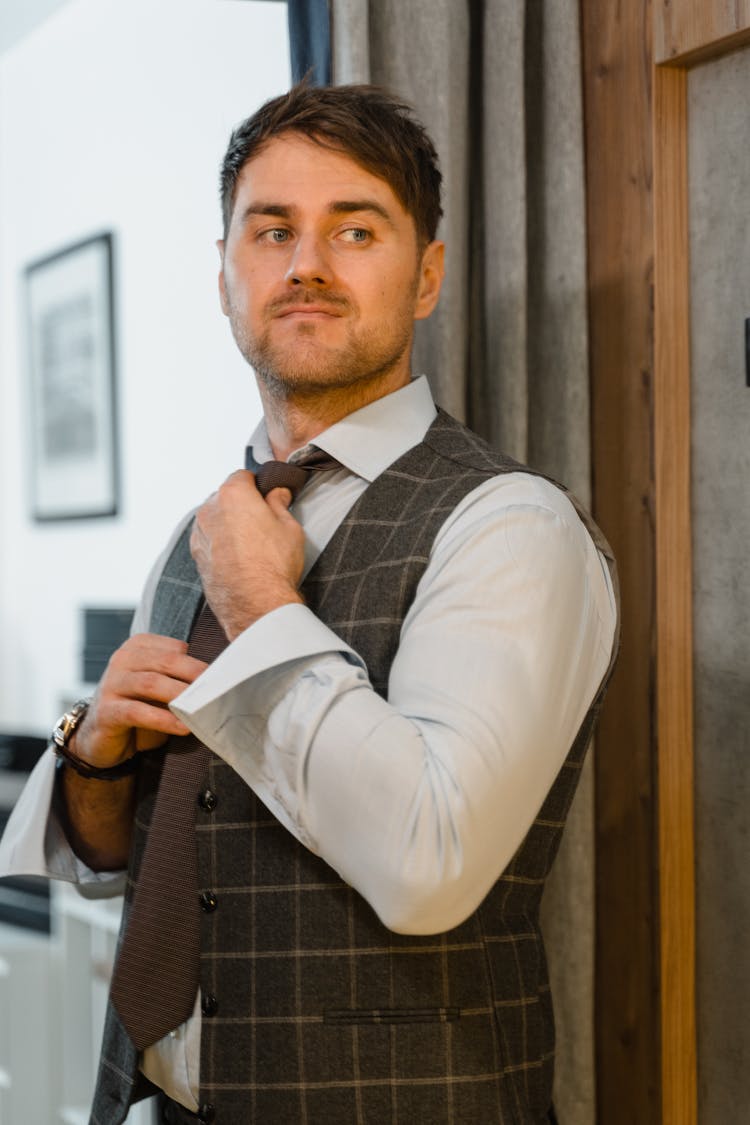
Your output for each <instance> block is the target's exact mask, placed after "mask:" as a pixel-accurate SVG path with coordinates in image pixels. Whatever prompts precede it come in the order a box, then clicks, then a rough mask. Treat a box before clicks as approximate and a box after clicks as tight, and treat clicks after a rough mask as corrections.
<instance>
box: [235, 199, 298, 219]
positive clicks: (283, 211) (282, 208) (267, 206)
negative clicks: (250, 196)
mask: <svg viewBox="0 0 750 1125" xmlns="http://www.w3.org/2000/svg"><path fill="white" fill-rule="evenodd" d="M294 210H295V208H294V207H288V206H287V205H286V204H285V203H248V205H247V207H246V208H245V210H244V211H243V212H242V222H243V223H244V222H246V221H247V220H248V219H249V218H250V216H251V215H275V216H276V217H277V218H279V219H288V218H290V217H291V215H292V214H293V213H294Z"/></svg>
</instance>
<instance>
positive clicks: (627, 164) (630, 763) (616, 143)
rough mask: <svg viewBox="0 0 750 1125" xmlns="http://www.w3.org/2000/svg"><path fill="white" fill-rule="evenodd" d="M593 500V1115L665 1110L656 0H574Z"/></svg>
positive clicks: (653, 1119) (630, 1119)
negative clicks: (596, 580)
mask: <svg viewBox="0 0 750 1125" xmlns="http://www.w3.org/2000/svg"><path fill="white" fill-rule="evenodd" d="M581 13H582V34H583V51H584V97H585V117H586V150H587V161H586V182H587V220H588V269H589V318H590V321H589V323H590V354H591V380H592V443H593V445H592V454H593V467H594V511H595V513H596V517H597V519H598V521H599V522H600V523H601V526H602V527H603V529H604V531H605V533H606V534H607V536H608V537H609V539H610V541H611V542H612V545H613V547H614V550H615V554H616V555H617V559H618V564H619V568H620V577H621V587H622V605H623V630H622V649H621V653H620V660H619V664H618V667H617V671H616V673H615V676H614V679H613V682H612V685H611V689H610V693H609V696H608V699H607V703H606V705H605V708H604V713H603V715H602V721H601V724H600V727H599V734H598V737H597V744H596V758H595V768H596V894H597V907H596V909H597V939H596V1000H595V1004H596V1055H597V1100H598V1113H597V1120H598V1122H599V1123H600V1125H633V1123H634V1122H638V1125H656V1123H657V1122H659V1121H660V1119H661V1118H660V1112H661V1107H660V1062H659V1014H658V1003H657V1000H658V943H657V936H656V935H657V916H656V909H657V903H658V885H657V863H656V856H657V838H656V791H655V777H654V772H655V755H656V747H655V732H654V724H653V716H652V699H653V687H654V529H653V511H652V457H651V421H652V413H651V384H652V359H653V317H652V306H651V296H652V261H653V217H652V197H651V179H652V155H651V100H650V99H651V85H650V84H651V73H652V65H651V8H650V5H649V3H648V2H647V0H628V2H627V3H623V4H606V3H602V2H601V0H582V5H581Z"/></svg>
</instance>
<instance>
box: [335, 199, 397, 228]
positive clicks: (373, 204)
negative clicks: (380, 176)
mask: <svg viewBox="0 0 750 1125" xmlns="http://www.w3.org/2000/svg"><path fill="white" fill-rule="evenodd" d="M328 210H329V212H330V213H331V214H332V215H352V214H355V213H356V212H358V211H371V212H373V213H374V214H375V215H379V216H380V218H381V219H385V221H386V222H387V223H388V224H389V225H390V226H393V225H394V224H393V217H392V215H391V214H390V212H389V211H387V210H386V208H385V207H384V206H383V204H382V203H378V201H377V200H376V199H341V200H337V201H336V203H332V204H331V205H330V207H329V208H328Z"/></svg>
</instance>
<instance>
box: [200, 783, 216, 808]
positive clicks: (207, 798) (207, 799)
mask: <svg viewBox="0 0 750 1125" xmlns="http://www.w3.org/2000/svg"><path fill="white" fill-rule="evenodd" d="M218 802H219V798H218V797H217V796H216V794H215V793H214V791H213V789H204V790H203V792H202V793H199V794H198V804H199V805H200V807H201V808H202V809H203V810H204V812H213V811H214V809H215V808H216V806H217V804H218Z"/></svg>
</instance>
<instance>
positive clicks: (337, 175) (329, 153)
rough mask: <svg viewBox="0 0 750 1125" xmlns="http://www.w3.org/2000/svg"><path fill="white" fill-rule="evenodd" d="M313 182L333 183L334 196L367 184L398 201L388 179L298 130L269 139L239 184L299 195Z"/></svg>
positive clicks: (244, 169) (246, 167) (372, 190)
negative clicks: (300, 191)
mask: <svg viewBox="0 0 750 1125" xmlns="http://www.w3.org/2000/svg"><path fill="white" fill-rule="evenodd" d="M311 177H312V180H311ZM313 182H314V184H315V185H316V186H319V187H323V188H325V187H327V186H330V189H331V190H332V192H333V196H336V195H341V198H346V197H348V196H349V195H350V194H351V192H350V191H346V190H344V191H343V194H341V189H346V188H347V186H349V188H351V187H354V186H359V185H363V184H367V185H368V194H372V193H375V195H376V196H377V197H383V198H391V199H393V200H396V196H395V193H394V191H393V189H392V187H391V185H390V184H389V183H388V181H387V180H386V179H383V177H381V176H378V175H376V174H375V173H374V172H371V171H370V170H369V169H368V168H365V167H364V165H363V164H360V163H359V161H358V160H356V159H355V157H354V156H352V155H351V154H350V153H348V152H345V151H344V150H342V149H340V148H334V147H332V146H330V145H328V144H321V143H319V142H318V141H316V140H314V139H311V138H310V137H308V136H306V135H304V134H302V133H296V132H295V133H292V132H289V133H282V134H281V135H280V136H278V137H271V138H269V140H267V141H265V142H264V144H263V145H262V146H261V147H260V148H259V149H258V151H257V152H255V153H253V155H252V156H251V157H250V158H249V159H248V160H247V161H246V162H245V164H244V165H243V166H242V170H241V171H240V174H239V177H238V182H237V187H238V189H243V188H244V189H245V190H246V191H251V192H252V191H257V190H262V189H263V188H273V189H275V190H276V191H277V192H278V193H279V195H280V196H281V195H290V194H291V193H292V191H294V193H295V194H296V193H297V192H298V191H299V189H300V187H303V188H304V187H305V185H308V184H309V185H310V186H311V187H312V183H313ZM356 194H357V193H355V195H356Z"/></svg>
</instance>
